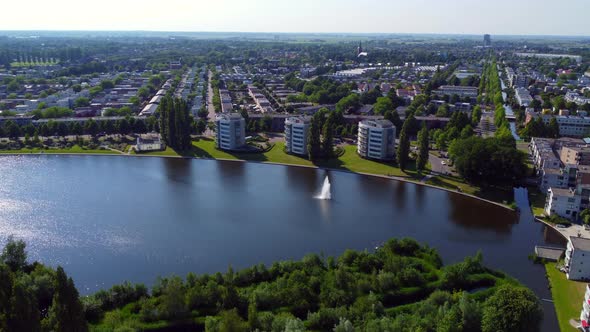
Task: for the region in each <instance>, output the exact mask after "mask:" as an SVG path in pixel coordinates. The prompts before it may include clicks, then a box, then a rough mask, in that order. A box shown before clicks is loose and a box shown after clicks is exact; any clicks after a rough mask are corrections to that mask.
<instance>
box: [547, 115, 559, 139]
mask: <svg viewBox="0 0 590 332" xmlns="http://www.w3.org/2000/svg"><path fill="white" fill-rule="evenodd" d="M548 131H549V136H550V137H552V138H558V137H559V124H558V123H557V119H555V117H552V118H551V120H549V128H548Z"/></svg>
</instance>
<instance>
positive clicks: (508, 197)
mask: <svg viewBox="0 0 590 332" xmlns="http://www.w3.org/2000/svg"><path fill="white" fill-rule="evenodd" d="M426 183H427V184H430V185H433V186H436V187H441V188H446V189H451V190H460V191H461V192H463V193H466V194H470V195H473V196H477V197H480V198H483V199H487V200H490V201H493V202H498V203H502V204H505V205H508V204H510V203H511V202H512V201H514V193H513V189H512V188H499V187H477V186H474V185H471V184H469V183H467V182H466V181H465V180H463V179H461V178H458V177H454V176H447V175H438V176H435V177H433V178H430V179H428V180H427V181H426Z"/></svg>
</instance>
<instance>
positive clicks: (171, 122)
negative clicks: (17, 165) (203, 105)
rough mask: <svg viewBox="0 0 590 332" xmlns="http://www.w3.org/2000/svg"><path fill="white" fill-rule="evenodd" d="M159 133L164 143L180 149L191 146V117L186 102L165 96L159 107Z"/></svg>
mask: <svg viewBox="0 0 590 332" xmlns="http://www.w3.org/2000/svg"><path fill="white" fill-rule="evenodd" d="M159 112H160V134H161V136H162V139H163V140H164V141H165V142H166V144H167V145H168V146H170V147H172V148H174V149H178V150H181V151H185V150H188V149H189V148H190V146H191V138H190V134H191V124H192V119H191V118H190V115H189V110H188V106H187V104H186V102H184V101H183V100H181V99H172V98H170V97H165V98H163V99H162V102H161V103H160V107H159Z"/></svg>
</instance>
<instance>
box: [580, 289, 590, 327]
mask: <svg viewBox="0 0 590 332" xmlns="http://www.w3.org/2000/svg"><path fill="white" fill-rule="evenodd" d="M589 321H590V286H589V285H586V292H585V293H584V303H582V312H581V313H580V323H581V324H582V328H584V331H588V330H589V328H588V327H589V325H590V324H588V323H590V322H589Z"/></svg>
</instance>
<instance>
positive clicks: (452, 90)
mask: <svg viewBox="0 0 590 332" xmlns="http://www.w3.org/2000/svg"><path fill="white" fill-rule="evenodd" d="M433 92H434V93H435V94H437V95H439V96H440V95H447V96H452V95H458V96H459V97H461V98H464V97H470V98H477V95H478V91H477V88H476V87H472V86H454V85H443V86H441V87H440V88H438V89H436V90H434V91H433Z"/></svg>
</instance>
